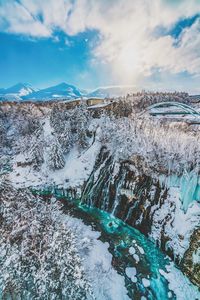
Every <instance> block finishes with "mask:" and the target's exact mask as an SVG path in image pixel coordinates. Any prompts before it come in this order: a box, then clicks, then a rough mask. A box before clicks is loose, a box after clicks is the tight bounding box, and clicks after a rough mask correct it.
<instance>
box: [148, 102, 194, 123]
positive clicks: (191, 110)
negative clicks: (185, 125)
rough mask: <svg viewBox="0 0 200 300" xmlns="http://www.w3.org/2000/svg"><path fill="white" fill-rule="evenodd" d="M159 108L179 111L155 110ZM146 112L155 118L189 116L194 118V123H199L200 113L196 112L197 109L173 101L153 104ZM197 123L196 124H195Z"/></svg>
mask: <svg viewBox="0 0 200 300" xmlns="http://www.w3.org/2000/svg"><path fill="white" fill-rule="evenodd" d="M159 108H178V109H181V110H178V111H177V110H171V111H169V110H164V111H161V110H157V109H159ZM147 110H148V111H149V114H150V115H152V116H156V115H163V116H164V115H173V116H178V115H181V116H185V115H189V116H192V117H194V119H193V120H194V121H195V123H200V111H198V110H197V109H195V108H194V107H192V106H190V105H188V104H185V103H181V102H173V101H168V102H159V103H154V104H152V105H150V106H149V107H148V108H147ZM196 121H197V122H196Z"/></svg>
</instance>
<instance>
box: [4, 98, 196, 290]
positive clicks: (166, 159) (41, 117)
mask: <svg viewBox="0 0 200 300" xmlns="http://www.w3.org/2000/svg"><path fill="white" fill-rule="evenodd" d="M151 101H152V99H151ZM138 110H139V108H137V109H135V107H134V105H132V103H131V102H130V101H129V102H128V103H127V102H126V101H125V102H124V101H122V100H119V101H118V102H117V103H114V104H111V105H108V106H102V107H98V108H92V107H91V108H88V107H87V106H86V105H83V104H81V105H80V106H74V105H73V104H72V103H62V102H61V103H46V104H45V105H44V104H43V103H41V104H38V103H34V104H33V103H23V104H15V103H2V104H1V107H0V116H1V118H0V132H1V147H0V171H1V177H0V182H2V181H9V182H11V183H12V184H13V185H15V186H16V187H24V186H26V187H34V188H40V189H41V188H43V189H44V188H51V189H52V191H53V190H56V189H60V190H63V192H64V193H65V192H67V191H68V192H69V191H71V194H72V196H73V197H80V198H81V201H82V202H84V203H86V204H87V205H90V206H96V207H98V208H100V209H102V210H105V211H108V212H110V213H111V214H113V215H115V216H117V217H118V218H120V219H122V220H123V221H125V222H126V223H128V224H129V225H131V226H133V227H135V228H137V229H139V230H140V231H141V232H143V233H144V234H145V235H147V236H149V237H150V238H152V239H153V240H154V241H156V243H157V244H158V246H159V247H160V248H161V249H162V250H163V251H165V252H166V253H168V254H169V255H170V256H171V257H172V258H173V259H174V260H176V261H177V263H179V265H180V266H181V268H182V269H183V270H184V271H185V273H186V274H188V276H189V277H190V278H191V280H192V281H193V282H194V283H196V284H198V285H200V277H199V243H198V237H199V226H200V221H199V220H200V205H199V200H200V184H199V164H200V159H199V150H200V146H199V145H200V132H199V130H198V128H197V127H194V128H193V127H192V126H190V127H188V126H187V124H183V123H179V124H177V123H176V124H173V123H167V122H163V121H162V120H154V119H153V118H151V117H149V116H148V115H146V114H145V115H142V116H141V114H140V112H138Z"/></svg>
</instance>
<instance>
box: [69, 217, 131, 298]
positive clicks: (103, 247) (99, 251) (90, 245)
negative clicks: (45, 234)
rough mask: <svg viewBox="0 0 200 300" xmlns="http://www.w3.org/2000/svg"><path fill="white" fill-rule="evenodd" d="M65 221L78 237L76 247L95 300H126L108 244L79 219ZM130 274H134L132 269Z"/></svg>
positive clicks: (122, 278) (123, 283)
mask: <svg viewBox="0 0 200 300" xmlns="http://www.w3.org/2000/svg"><path fill="white" fill-rule="evenodd" d="M66 219H67V223H68V226H69V227H70V229H71V230H72V231H74V232H75V234H76V236H78V241H77V247H78V250H79V253H80V255H81V257H82V259H83V265H84V269H85V272H86V276H87V278H88V280H89V282H90V284H91V286H92V289H93V291H94V296H95V298H96V300H108V299H109V300H116V299H120V300H128V299H129V297H128V296H127V290H126V288H125V280H124V277H123V276H121V275H119V274H118V273H117V271H116V270H114V268H113V267H112V264H111V262H112V255H111V254H110V253H109V251H108V247H109V244H108V243H103V242H101V241H100V240H99V239H98V238H99V236H100V233H99V232H97V231H93V230H92V228H91V226H87V225H85V224H84V223H83V222H82V221H81V220H80V219H76V218H73V217H70V216H66ZM132 274H136V272H135V271H134V269H133V270H132Z"/></svg>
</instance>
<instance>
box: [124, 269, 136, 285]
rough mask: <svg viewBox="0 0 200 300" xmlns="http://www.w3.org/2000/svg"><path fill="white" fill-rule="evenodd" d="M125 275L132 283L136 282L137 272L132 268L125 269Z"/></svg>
mask: <svg viewBox="0 0 200 300" xmlns="http://www.w3.org/2000/svg"><path fill="white" fill-rule="evenodd" d="M125 273H126V275H127V276H128V277H129V278H130V279H131V281H132V282H134V283H136V282H137V277H136V274H137V270H136V268H134V267H127V268H126V270H125Z"/></svg>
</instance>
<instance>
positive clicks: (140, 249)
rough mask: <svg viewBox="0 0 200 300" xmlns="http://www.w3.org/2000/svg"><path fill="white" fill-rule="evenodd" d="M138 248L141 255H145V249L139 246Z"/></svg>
mask: <svg viewBox="0 0 200 300" xmlns="http://www.w3.org/2000/svg"><path fill="white" fill-rule="evenodd" d="M137 247H138V250H139V251H140V253H141V254H144V249H143V248H142V247H140V246H137Z"/></svg>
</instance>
